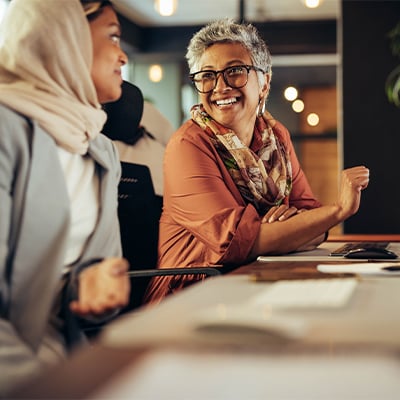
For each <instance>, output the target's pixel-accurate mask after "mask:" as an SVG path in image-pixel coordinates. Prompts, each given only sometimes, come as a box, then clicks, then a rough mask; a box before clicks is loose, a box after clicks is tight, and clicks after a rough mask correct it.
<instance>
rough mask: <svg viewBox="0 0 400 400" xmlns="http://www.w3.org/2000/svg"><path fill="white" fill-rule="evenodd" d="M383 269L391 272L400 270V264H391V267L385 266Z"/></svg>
mask: <svg viewBox="0 0 400 400" xmlns="http://www.w3.org/2000/svg"><path fill="white" fill-rule="evenodd" d="M382 269H383V270H385V271H389V272H396V271H400V266H394V265H391V266H390V267H383V268H382Z"/></svg>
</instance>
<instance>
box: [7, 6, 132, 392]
mask: <svg viewBox="0 0 400 400" xmlns="http://www.w3.org/2000/svg"><path fill="white" fill-rule="evenodd" d="M85 14H86V15H85ZM88 21H89V23H88ZM0 30H1V31H0V37H1V44H0V349H1V351H0V369H1V374H0V397H1V395H4V393H7V391H9V390H10V389H11V388H13V387H15V385H17V384H18V383H19V382H21V381H23V380H25V379H27V378H28V377H32V376H33V375H35V374H36V373H38V372H39V371H40V370H41V369H42V368H44V367H45V366H49V365H52V364H53V363H55V362H58V361H59V360H62V359H63V358H64V357H66V355H67V354H68V352H69V351H70V349H71V348H73V346H74V345H77V344H79V343H82V342H83V341H84V335H83V334H82V331H81V329H80V326H79V323H80V322H81V320H87V319H89V320H90V321H100V320H103V319H104V318H106V317H108V318H109V317H110V316H112V315H115V314H116V313H117V312H118V311H119V310H120V309H121V308H122V307H123V306H125V305H126V304H127V301H128V298H129V290H130V287H129V280H128V277H127V275H126V271H127V269H128V265H127V262H126V260H124V259H123V258H121V244H120V237H119V229H118V220H117V186H118V180H119V176H120V163H119V160H118V157H117V154H116V152H115V150H114V148H113V146H112V143H111V142H110V140H109V139H107V138H106V137H104V136H103V135H100V134H99V132H100V131H101V129H102V127H103V124H104V122H105V119H106V115H105V113H104V111H102V108H101V105H100V104H101V103H104V102H108V101H114V100H116V99H118V97H119V96H120V94H121V83H122V78H121V66H122V65H124V64H125V63H126V62H127V57H126V55H125V53H124V52H123V51H122V50H121V48H120V42H119V41H120V35H121V32H120V25H119V22H118V19H117V16H116V13H115V11H114V10H113V8H112V5H111V3H110V2H109V1H81V2H80V1H79V0H57V1H54V0H40V1H37V0H13V1H12V2H10V5H9V8H8V11H7V14H6V16H5V18H4V20H3V22H2V24H1V26H0Z"/></svg>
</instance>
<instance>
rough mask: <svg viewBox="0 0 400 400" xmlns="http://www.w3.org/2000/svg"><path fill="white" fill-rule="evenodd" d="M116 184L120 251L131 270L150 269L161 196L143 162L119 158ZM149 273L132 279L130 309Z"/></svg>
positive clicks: (138, 300) (154, 260)
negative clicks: (120, 159)
mask: <svg viewBox="0 0 400 400" xmlns="http://www.w3.org/2000/svg"><path fill="white" fill-rule="evenodd" d="M121 169H122V175H121V180H120V183H119V187H118V218H119V223H120V231H121V242H122V251H123V255H124V257H125V258H126V259H127V260H128V261H129V263H130V265H131V267H130V269H131V270H137V269H140V270H143V269H152V268H155V267H156V264H157V244H158V223H159V219H160V215H161V207H162V200H161V198H160V197H159V196H156V194H155V192H154V187H153V182H152V179H151V174H150V169H149V168H148V167H147V166H146V165H141V164H133V163H127V162H121ZM149 280H150V278H149V277H140V278H136V279H134V280H133V281H132V289H131V299H130V305H129V306H128V308H129V309H132V308H136V307H138V306H140V305H141V304H142V299H143V295H144V292H145V290H146V288H147V285H148V283H149Z"/></svg>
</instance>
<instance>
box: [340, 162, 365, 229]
mask: <svg viewBox="0 0 400 400" xmlns="http://www.w3.org/2000/svg"><path fill="white" fill-rule="evenodd" d="M368 183H369V169H368V168H366V167H364V166H358V167H353V168H348V169H345V170H344V171H342V175H341V183H340V190H339V198H338V202H337V205H338V206H339V207H340V209H341V214H342V215H341V217H340V219H341V220H342V221H344V220H345V219H346V218H348V217H350V216H352V215H353V214H355V213H356V212H357V211H358V208H359V207H360V198H361V191H362V190H363V189H365V188H366V187H367V186H368Z"/></svg>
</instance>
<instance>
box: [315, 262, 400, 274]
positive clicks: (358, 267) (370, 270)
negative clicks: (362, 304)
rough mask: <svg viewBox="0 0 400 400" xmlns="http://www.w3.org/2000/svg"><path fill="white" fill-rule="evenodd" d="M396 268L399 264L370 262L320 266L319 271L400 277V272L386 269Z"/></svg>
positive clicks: (399, 266) (318, 266)
mask: <svg viewBox="0 0 400 400" xmlns="http://www.w3.org/2000/svg"><path fill="white" fill-rule="evenodd" d="M387 267H394V268H400V264H399V263H398V262H397V263H383V262H376V263H374V262H368V263H365V262H364V263H351V264H319V265H317V269H318V271H320V272H327V273H331V274H332V273H334V274H337V273H350V274H360V275H379V276H396V275H397V276H399V275H400V271H389V270H385V269H384V268H387Z"/></svg>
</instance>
